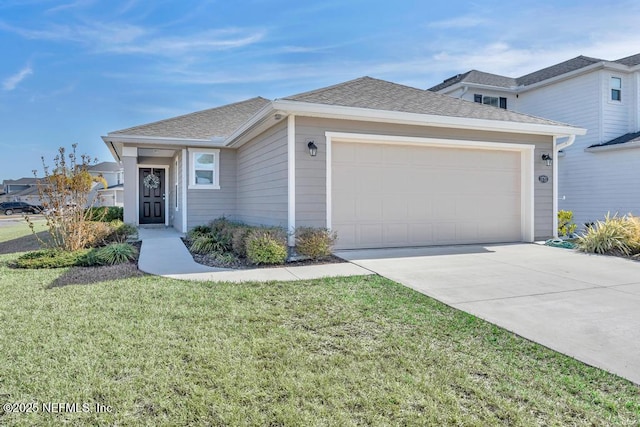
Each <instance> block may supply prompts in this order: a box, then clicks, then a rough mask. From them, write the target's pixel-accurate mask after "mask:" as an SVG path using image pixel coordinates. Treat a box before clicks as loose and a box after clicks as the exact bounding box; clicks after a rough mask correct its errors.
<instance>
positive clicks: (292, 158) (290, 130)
mask: <svg viewBox="0 0 640 427" xmlns="http://www.w3.org/2000/svg"><path fill="white" fill-rule="evenodd" d="M287 164H288V171H287V175H288V182H289V185H288V209H287V223H288V230H287V231H288V233H289V237H288V244H289V246H295V245H296V236H295V234H294V232H295V228H296V117H295V116H294V115H293V114H292V115H289V116H288V117H287Z"/></svg>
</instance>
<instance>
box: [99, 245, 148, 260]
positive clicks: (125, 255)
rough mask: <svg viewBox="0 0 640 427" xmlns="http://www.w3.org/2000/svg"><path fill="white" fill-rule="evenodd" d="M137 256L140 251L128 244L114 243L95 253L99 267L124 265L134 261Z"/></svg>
mask: <svg viewBox="0 0 640 427" xmlns="http://www.w3.org/2000/svg"><path fill="white" fill-rule="evenodd" d="M136 256H138V250H137V249H136V248H135V247H133V246H131V245H130V244H128V243H112V244H110V245H107V246H104V247H102V248H100V249H97V250H96V251H95V258H96V259H97V261H98V263H99V265H115V264H123V263H125V262H129V261H133V260H134V259H136ZM94 265H95V264H94Z"/></svg>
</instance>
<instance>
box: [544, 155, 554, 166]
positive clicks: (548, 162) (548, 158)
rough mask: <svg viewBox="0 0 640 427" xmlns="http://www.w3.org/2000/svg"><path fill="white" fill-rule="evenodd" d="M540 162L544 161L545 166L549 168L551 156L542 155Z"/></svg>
mask: <svg viewBox="0 0 640 427" xmlns="http://www.w3.org/2000/svg"><path fill="white" fill-rule="evenodd" d="M542 160H544V161H545V162H547V166H551V161H552V160H553V159H552V158H551V156H550V155H549V153H544V154H543V155H542Z"/></svg>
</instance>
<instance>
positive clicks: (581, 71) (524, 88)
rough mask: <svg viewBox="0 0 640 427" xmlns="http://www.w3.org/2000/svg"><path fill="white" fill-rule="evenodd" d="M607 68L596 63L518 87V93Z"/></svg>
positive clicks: (602, 64)
mask: <svg viewBox="0 0 640 427" xmlns="http://www.w3.org/2000/svg"><path fill="white" fill-rule="evenodd" d="M606 66H607V63H606V62H596V63H595V64H591V65H588V66H586V67H583V68H578V69H577V70H573V71H569V72H568V73H564V74H560V75H558V76H555V77H551V78H549V79H546V80H542V81H539V82H537V83H533V84H530V85H527V86H518V87H517V88H516V93H525V92H529V91H531V90H535V89H538V88H541V87H544V86H549V85H552V84H554V83H558V82H561V81H563V80H568V79H572V78H574V77H577V76H580V75H582V74H587V73H590V72H592V71H596V70H600V69H603V68H605V67H606ZM622 67H625V68H624V69H626V70H628V67H626V66H624V65H623V66H622Z"/></svg>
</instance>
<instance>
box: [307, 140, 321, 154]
mask: <svg viewBox="0 0 640 427" xmlns="http://www.w3.org/2000/svg"><path fill="white" fill-rule="evenodd" d="M307 147H309V155H310V156H311V157H315V156H316V154H318V147H317V146H316V144H314V143H313V141H309V143H308V144H307Z"/></svg>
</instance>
